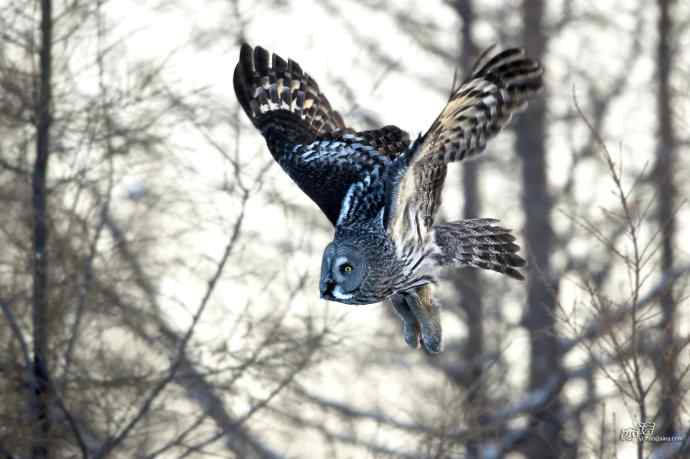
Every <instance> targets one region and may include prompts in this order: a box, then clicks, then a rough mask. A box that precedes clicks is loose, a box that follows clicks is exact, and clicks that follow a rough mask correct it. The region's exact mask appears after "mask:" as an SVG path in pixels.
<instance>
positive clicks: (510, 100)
mask: <svg viewBox="0 0 690 459" xmlns="http://www.w3.org/2000/svg"><path fill="white" fill-rule="evenodd" d="M490 50H491V48H489V50H487V51H485V52H484V54H483V55H482V56H481V57H480V59H479V60H478V61H477V63H476V64H475V66H474V70H473V72H472V74H471V76H470V78H469V79H467V80H465V81H464V82H462V83H460V84H459V85H457V86H455V85H454V88H453V91H452V92H451V96H450V99H449V100H448V103H447V104H446V106H445V108H444V109H443V111H442V112H441V114H440V115H439V116H438V118H436V120H435V121H434V123H433V124H432V125H431V127H430V128H429V130H428V131H427V132H426V133H425V134H424V135H423V136H420V137H419V138H418V139H417V140H416V141H415V144H414V145H413V146H412V147H411V148H410V149H409V150H408V151H407V152H405V153H404V154H403V155H400V156H399V157H398V158H397V159H396V161H395V164H394V165H393V167H391V168H390V172H389V175H388V179H387V183H388V186H389V191H388V193H387V196H388V203H387V205H386V215H385V217H384V219H385V224H386V227H387V229H388V231H389V233H390V234H391V236H392V237H393V238H394V239H396V240H399V239H401V238H405V237H411V236H412V235H414V236H416V237H418V238H420V239H421V238H423V237H424V235H425V234H427V233H428V231H429V230H430V229H431V226H432V225H433V221H434V217H435V215H436V212H437V210H438V208H439V206H440V204H441V192H442V189H443V183H444V180H445V177H446V167H447V163H449V162H452V161H461V160H463V159H465V158H468V157H471V156H473V155H476V154H477V153H480V152H481V151H482V150H484V147H485V146H486V142H487V140H489V139H490V138H492V137H494V136H495V135H496V134H497V133H498V132H499V131H500V130H501V129H502V128H503V127H505V126H506V125H507V124H508V122H509V121H510V118H511V116H512V114H513V113H516V112H519V111H521V110H523V109H524V108H526V106H527V100H528V99H529V98H530V96H532V95H534V94H535V93H537V92H539V91H540V90H541V88H542V68H541V66H540V65H539V63H537V62H535V61H533V60H531V59H528V58H526V57H525V54H524V51H523V50H521V49H515V48H513V49H508V50H505V51H502V52H500V53H498V54H496V55H494V56H493V57H488V58H487V55H488V53H489V51H490Z"/></svg>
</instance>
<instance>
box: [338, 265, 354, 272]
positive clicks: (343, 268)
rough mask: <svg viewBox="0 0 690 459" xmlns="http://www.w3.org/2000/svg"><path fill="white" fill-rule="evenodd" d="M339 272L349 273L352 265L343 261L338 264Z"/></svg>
mask: <svg viewBox="0 0 690 459" xmlns="http://www.w3.org/2000/svg"><path fill="white" fill-rule="evenodd" d="M340 272H342V273H351V272H352V265H351V264H350V263H343V264H342V265H340Z"/></svg>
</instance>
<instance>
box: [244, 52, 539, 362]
mask: <svg viewBox="0 0 690 459" xmlns="http://www.w3.org/2000/svg"><path fill="white" fill-rule="evenodd" d="M489 51H490V50H487V51H486V52H484V54H483V55H482V56H481V57H480V58H479V59H478V61H477V63H476V64H475V66H474V68H473V69H472V72H471V76H470V77H469V78H468V79H467V80H465V81H463V82H460V83H459V84H456V83H454V84H453V87H452V91H451V96H450V98H449V100H448V103H447V104H446V106H445V108H444V109H443V111H442V112H441V114H440V115H439V116H438V118H437V119H436V120H435V121H434V123H433V124H432V125H431V127H430V128H429V130H428V131H427V132H426V133H425V134H424V135H420V136H418V137H417V139H416V140H415V141H414V142H412V143H410V139H409V136H408V134H407V133H406V132H404V131H402V130H401V129H399V128H398V127H396V126H384V127H382V128H379V129H372V130H367V131H355V130H353V129H351V128H348V127H347V126H346V125H345V123H344V122H343V119H342V117H341V116H340V114H339V113H338V112H337V111H335V110H333V109H332V108H331V105H330V104H329V102H328V100H327V99H326V97H325V96H324V95H323V94H322V93H321V91H320V90H319V87H318V85H317V84H316V82H315V81H314V80H313V79H312V78H311V77H310V76H309V75H308V74H307V73H305V72H304V71H302V69H301V68H300V66H299V65H298V64H297V62H295V61H293V60H288V61H287V62H286V61H285V60H283V59H282V58H281V57H280V56H278V55H276V54H273V55H272V56H270V55H269V53H268V52H267V51H266V50H265V49H263V48H261V47H256V48H252V47H251V46H249V45H247V44H243V45H242V48H241V50H240V60H239V63H238V64H237V67H236V68H235V74H234V78H233V83H234V87H235V93H236V94H237V98H238V100H239V102H240V104H241V105H242V108H243V109H244V111H245V112H246V113H247V116H249V119H250V120H251V121H252V123H254V125H255V126H256V128H257V129H258V130H259V131H261V133H262V134H263V136H264V138H265V139H266V143H267V144H268V148H269V150H270V151H271V154H272V155H273V157H274V159H275V160H276V161H277V162H278V163H279V164H280V165H281V167H282V168H283V170H285V172H287V174H288V175H289V176H290V177H291V178H292V180H294V182H295V183H297V185H298V186H299V187H300V188H301V189H302V190H303V191H304V192H305V193H306V194H307V195H308V196H309V197H310V198H311V199H312V200H313V201H314V202H315V203H316V204H317V205H318V206H319V207H320V208H321V210H322V211H323V213H324V214H325V215H326V217H327V218H328V219H329V220H330V221H331V223H332V224H333V225H334V226H335V236H334V238H333V242H331V243H330V244H328V246H327V247H326V249H325V251H324V254H323V261H322V265H321V280H320V291H321V297H322V298H324V299H327V300H333V301H339V302H341V303H346V304H369V303H375V302H379V301H384V300H389V301H390V302H391V303H392V305H393V307H394V308H395V311H396V312H397V313H398V315H399V316H400V317H401V319H402V321H403V334H404V338H405V341H406V342H407V343H408V344H409V345H410V346H412V347H414V348H417V347H419V345H420V343H421V344H422V345H423V347H424V349H426V350H427V351H428V352H432V353H436V352H439V351H440V350H441V323H440V314H439V308H438V305H437V304H436V302H435V301H434V299H433V294H432V286H433V285H434V284H435V281H436V275H437V272H438V271H439V269H440V268H442V267H445V266H449V267H458V268H462V267H476V268H482V269H489V270H493V271H498V272H499V273H503V274H506V275H508V276H510V277H513V278H516V279H523V277H522V275H521V274H520V273H519V272H518V271H517V269H516V268H519V267H521V266H524V264H525V262H524V260H523V259H522V258H521V257H520V256H519V255H517V251H518V249H519V247H518V246H517V245H516V244H515V243H514V242H513V241H514V237H513V236H512V235H511V234H510V231H509V230H506V229H504V228H501V227H499V226H497V220H492V219H473V220H464V221H458V222H452V223H445V224H434V217H435V215H436V213H437V211H438V208H439V206H440V204H441V192H442V189H443V182H444V180H445V177H446V166H447V163H449V162H451V161H460V160H462V159H465V158H469V157H471V156H473V155H475V154H477V153H479V152H481V151H482V150H483V149H484V146H485V145H486V142H487V140H488V139H490V138H491V137H493V136H495V135H496V134H497V133H498V132H499V131H500V130H501V128H503V127H504V126H505V125H506V124H507V123H508V122H509V120H510V118H511V115H512V114H513V113H515V112H518V111H520V110H522V109H524V108H525V107H526V105H527V99H528V98H529V97H530V96H532V95H534V94H535V93H537V92H538V91H539V90H540V89H541V87H542V68H541V66H540V65H539V64H538V63H537V62H535V61H533V60H530V59H528V58H526V57H525V54H524V52H523V50H521V49H507V50H505V51H502V52H499V53H497V54H495V55H493V56H491V55H490V52H489Z"/></svg>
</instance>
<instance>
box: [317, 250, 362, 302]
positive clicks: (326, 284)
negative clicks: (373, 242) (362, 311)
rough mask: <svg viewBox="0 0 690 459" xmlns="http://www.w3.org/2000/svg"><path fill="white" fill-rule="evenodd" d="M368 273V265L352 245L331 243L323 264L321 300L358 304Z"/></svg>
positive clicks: (320, 284)
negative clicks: (359, 293) (359, 294)
mask: <svg viewBox="0 0 690 459" xmlns="http://www.w3.org/2000/svg"><path fill="white" fill-rule="evenodd" d="M367 272H368V263H367V259H366V257H365V256H363V255H362V254H361V253H360V252H359V251H358V250H357V249H355V248H354V247H353V246H351V245H350V244H338V243H336V242H331V243H330V244H328V246H327V247H326V250H324V252H323V259H322V262H321V281H320V283H319V289H320V290H321V298H323V299H325V300H331V301H339V302H341V303H346V304H357V303H359V302H358V301H357V296H358V290H359V289H360V287H361V286H362V282H363V281H364V279H365V277H366V275H367Z"/></svg>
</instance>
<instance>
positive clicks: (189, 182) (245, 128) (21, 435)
mask: <svg viewBox="0 0 690 459" xmlns="http://www.w3.org/2000/svg"><path fill="white" fill-rule="evenodd" d="M242 41H248V42H249V43H250V44H252V45H261V46H264V47H265V48H267V49H269V50H272V51H275V52H277V53H279V54H280V55H282V56H283V57H286V58H287V57H292V58H293V59H295V60H297V61H298V62H299V63H300V64H301V65H302V67H303V68H304V69H305V70H306V71H307V72H309V73H310V74H311V75H312V76H313V77H314V78H315V79H316V80H317V81H318V82H319V84H320V86H321V89H322V90H323V91H324V93H326V94H327V96H328V97H329V99H330V100H331V102H332V103H333V105H334V106H335V107H336V108H337V109H338V110H340V111H341V113H343V115H344V116H345V118H346V120H347V121H348V122H349V123H351V125H353V126H354V127H356V128H372V127H377V126H381V125H384V124H396V125H399V126H400V127H402V128H403V129H405V130H407V131H409V132H411V133H412V135H416V133H417V132H420V131H424V130H425V129H426V128H427V127H428V126H429V125H430V123H431V121H433V119H434V118H435V117H436V115H437V114H438V113H439V112H440V110H441V108H442V107H443V105H444V102H445V100H446V98H447V96H448V92H449V89H450V84H451V80H452V76H453V71H454V69H455V68H458V69H459V72H460V73H461V74H462V72H464V71H467V70H468V69H470V67H471V64H472V62H473V60H474V58H475V57H477V56H478V54H479V53H480V52H481V50H483V49H484V48H486V47H487V46H489V45H491V44H493V43H498V44H499V46H524V47H525V48H526V49H527V51H528V54H529V55H530V56H532V57H534V58H537V59H539V60H540V61H541V62H542V63H543V65H544V67H545V68H546V91H545V92H544V95H543V97H541V98H539V99H537V100H536V101H535V102H534V103H532V104H531V105H530V108H529V110H528V111H527V112H526V113H525V114H522V115H520V116H519V117H518V118H516V119H515V120H514V122H513V123H512V126H511V129H510V130H509V131H508V132H505V133H503V134H502V135H501V136H499V138H497V139H496V140H495V141H494V142H493V143H490V145H489V148H488V151H487V154H485V155H483V156H482V157H481V159H479V160H477V161H475V162H470V163H465V164H463V165H459V166H452V167H451V169H450V172H449V174H450V176H451V177H450V178H451V180H449V182H448V183H447V184H446V193H445V199H444V207H443V212H444V215H445V218H447V219H457V218H461V217H468V218H469V217H498V218H501V220H502V223H503V224H504V225H505V226H507V227H511V228H515V229H516V236H517V238H518V242H519V243H520V244H521V245H522V246H523V250H524V252H523V253H524V254H525V255H526V258H527V259H528V261H529V268H528V270H527V275H528V281H527V282H526V283H524V284H520V283H517V282H514V281H510V280H504V279H503V278H502V277H500V276H498V275H492V274H485V273H480V272H478V271H473V270H463V271H459V272H454V273H449V274H448V275H447V276H446V278H445V279H444V281H443V282H441V294H442V298H441V302H442V304H443V308H444V312H443V322H444V330H446V338H445V350H444V352H443V353H442V354H440V355H439V356H428V355H426V354H424V353H423V352H421V351H412V350H410V349H409V348H408V347H407V346H406V345H405V344H404V342H403V340H402V335H401V331H400V323H399V321H398V319H397V318H396V317H395V315H394V314H393V312H392V311H391V308H390V307H386V306H385V305H372V306H364V307H351V306H344V305H341V304H336V303H327V302H323V301H320V300H319V299H318V286H317V284H318V273H319V267H320V257H321V251H322V250H323V247H324V246H325V244H326V243H327V241H328V240H329V239H330V238H331V237H332V229H331V228H330V227H329V224H328V222H327V220H326V219H325V218H324V217H323V216H322V215H321V214H320V213H319V212H318V210H317V209H316V206H314V205H312V204H311V202H310V201H309V200H308V199H307V198H306V197H305V196H303V195H302V194H301V192H300V191H299V190H298V189H297V188H296V187H295V186H294V185H292V183H291V182H290V181H289V179H288V178H287V177H286V176H285V175H284V174H283V172H282V171H281V170H280V168H279V167H278V166H277V165H275V164H273V161H272V159H271V156H270V154H269V153H268V150H267V149H266V147H265V144H264V141H263V139H262V138H261V137H260V135H259V134H258V133H257V132H256V131H255V130H254V129H253V127H252V126H251V125H250V124H249V122H248V120H247V119H246V118H245V117H244V116H243V114H242V113H241V110H240V107H239V105H238V104H237V102H236V100H235V97H234V94H233V91H232V82H231V79H232V71H233V68H234V65H235V63H236V62H237V58H238V50H239V44H240V43H241V42H242ZM688 49H690V4H688V3H687V2H681V1H672V0H654V1H649V0H616V1H610V2H590V1H586V0H559V1H552V2H548V3H547V2H546V1H545V0H523V1H517V0H514V1H482V2H480V1H477V0H445V1H438V0H435V1H427V2H425V1H421V0H417V1H412V0H409V1H399V2H398V1H392V0H354V1H350V2H338V1H334V0H319V1H314V2H310V1H306V0H296V1H294V2H291V1H287V0H256V1H239V0H215V1H207V2H203V3H202V2H193V1H185V0H169V1H165V0H157V1H149V2H134V1H128V0H110V1H106V0H88V1H86V0H55V1H51V0H40V1H27V0H0V209H1V212H0V248H1V250H0V307H1V312H2V314H1V315H0V457H2V458H4V459H10V458H29V457H31V458H78V457H82V458H105V457H113V458H147V459H153V458H205V457H208V458H215V457H228V458H235V457H236V458H262V459H269V458H271V459H277V458H297V457H300V458H301V457H314V458H319V457H332V458H351V457H356V458H360V457H372V458H387V457H392V458H398V457H400V458H451V457H453V458H455V457H467V458H503V457H506V458H520V457H525V458H595V457H596V458H611V457H619V458H627V457H638V458H643V457H644V458H647V457H653V458H671V457H681V458H682V457H690V439H689V436H690V411H689V402H690V397H689V396H688V395H687V391H688V388H689V387H690V376H689V375H688V372H689V370H690V348H689V346H688V343H689V340H690V318H689V317H688V316H689V314H688V306H689V305H690V302H689V300H688V295H689V293H690V290H689V289H688V281H689V277H688V273H689V269H690V265H689V263H690V256H689V253H688V249H689V245H688V243H687V240H688V231H687V230H684V228H685V227H687V226H688V224H689V223H690V213H689V209H688V204H687V196H690V190H689V189H688V188H689V185H688V180H686V179H685V178H686V177H688V174H689V173H690V160H689V159H688V157H689V156H690V135H689V134H688V133H689V132H690V53H688ZM641 422H644V423H653V435H655V436H657V437H664V436H665V437H673V438H667V440H673V441H641V442H638V441H636V438H637V437H635V435H632V436H631V435H630V430H629V429H635V430H638V429H639V428H640V423H641ZM646 425H647V426H648V427H649V426H651V424H646ZM622 429H623V430H624V433H625V432H628V433H627V434H624V435H621V430H622ZM625 429H628V430H625ZM648 430H652V429H648ZM630 440H632V441H630Z"/></svg>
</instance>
